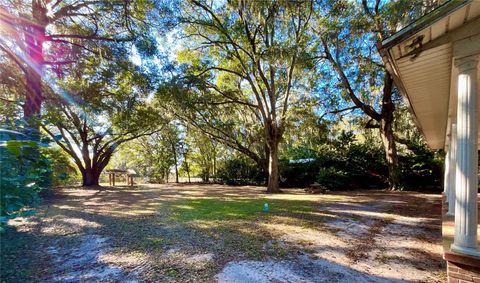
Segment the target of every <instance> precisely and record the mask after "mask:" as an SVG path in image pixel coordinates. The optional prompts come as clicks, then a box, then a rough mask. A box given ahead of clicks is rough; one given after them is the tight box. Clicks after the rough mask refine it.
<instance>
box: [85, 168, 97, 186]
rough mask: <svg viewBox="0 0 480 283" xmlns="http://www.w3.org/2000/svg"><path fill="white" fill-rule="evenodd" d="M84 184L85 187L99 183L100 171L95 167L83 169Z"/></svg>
mask: <svg viewBox="0 0 480 283" xmlns="http://www.w3.org/2000/svg"><path fill="white" fill-rule="evenodd" d="M81 172H82V186H83V187H92V186H98V185H99V183H100V182H99V179H100V173H101V171H100V172H98V170H96V169H94V168H89V169H85V170H82V171H81Z"/></svg>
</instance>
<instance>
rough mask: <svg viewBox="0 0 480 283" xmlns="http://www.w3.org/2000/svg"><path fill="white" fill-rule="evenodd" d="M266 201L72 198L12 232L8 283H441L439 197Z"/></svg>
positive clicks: (130, 193)
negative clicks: (264, 206)
mask: <svg viewBox="0 0 480 283" xmlns="http://www.w3.org/2000/svg"><path fill="white" fill-rule="evenodd" d="M263 190H264V189H263V188H259V187H229V186H220V185H142V186H138V187H134V188H127V187H115V188H110V187H103V188H99V189H95V190H93V189H92V190H85V189H80V188H73V189H64V190H62V191H60V192H59V193H58V194H57V195H56V196H55V197H52V198H49V199H47V200H45V202H44V205H42V206H41V207H40V208H39V209H38V213H37V215H36V216H34V217H30V218H25V219H17V220H14V221H11V223H10V225H11V227H12V228H11V229H10V230H9V231H8V232H7V233H6V234H4V235H2V236H1V237H2V240H1V244H2V246H1V247H2V255H1V263H2V264H1V265H2V269H1V272H2V273H1V281H2V282H21V281H35V282H78V281H83V282H98V281H102V282H109V281H110V282H212V281H219V282H396V281H414V282H442V281H444V280H445V272H444V269H445V268H444V265H443V261H442V259H441V233H440V225H441V222H440V197H439V195H432V194H420V193H414V192H387V191H356V192H340V193H329V194H327V195H308V194H305V193H304V192H303V191H302V190H293V189H292V190H286V192H285V193H283V194H278V195H267V194H264V193H263ZM264 202H268V203H269V204H270V205H271V211H270V212H269V213H263V212H262V211H261V210H262V204H263V203H264Z"/></svg>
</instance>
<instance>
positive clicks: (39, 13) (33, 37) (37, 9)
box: [23, 1, 48, 140]
mask: <svg viewBox="0 0 480 283" xmlns="http://www.w3.org/2000/svg"><path fill="white" fill-rule="evenodd" d="M32 18H33V19H34V21H35V22H34V23H32V24H31V25H29V26H26V27H25V29H26V30H25V34H24V37H25V43H26V55H27V58H26V60H27V61H28V71H27V73H26V74H25V76H26V97H25V103H24V105H23V115H24V119H25V120H26V121H27V123H28V126H29V130H30V133H29V134H30V135H31V137H32V139H33V140H39V139H40V126H39V124H38V121H37V119H38V118H39V117H40V111H41V107H42V102H43V96H42V73H43V63H44V61H45V60H44V56H43V43H44V42H45V39H46V36H45V30H46V26H47V24H48V17H47V9H46V8H45V7H44V5H43V4H42V3H41V1H32Z"/></svg>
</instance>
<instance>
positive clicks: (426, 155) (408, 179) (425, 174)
mask: <svg viewBox="0 0 480 283" xmlns="http://www.w3.org/2000/svg"><path fill="white" fill-rule="evenodd" d="M409 147H410V148H411V149H413V151H411V152H408V153H407V154H403V155H400V156H399V161H400V168H399V169H400V170H399V171H400V176H399V183H400V184H399V187H400V188H407V189H410V190H425V189H426V190H439V189H440V188H441V187H442V182H443V156H441V155H440V154H438V153H435V152H433V151H431V150H429V149H428V148H427V147H426V146H425V145H423V144H417V145H414V144H409Z"/></svg>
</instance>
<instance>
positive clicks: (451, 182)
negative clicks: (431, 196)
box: [447, 123, 457, 215]
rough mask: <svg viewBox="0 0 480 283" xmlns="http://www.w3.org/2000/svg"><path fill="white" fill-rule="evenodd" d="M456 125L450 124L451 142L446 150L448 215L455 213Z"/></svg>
mask: <svg viewBox="0 0 480 283" xmlns="http://www.w3.org/2000/svg"><path fill="white" fill-rule="evenodd" d="M456 137H457V124H456V123H452V129H451V141H450V147H449V148H448V153H449V154H448V156H447V158H448V162H449V168H448V169H449V174H448V178H449V179H448V195H447V200H448V211H447V214H448V215H454V213H455V185H456V183H455V182H456V179H455V175H456V170H457V168H456V166H455V160H456V156H455V155H456V153H457V139H456Z"/></svg>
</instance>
